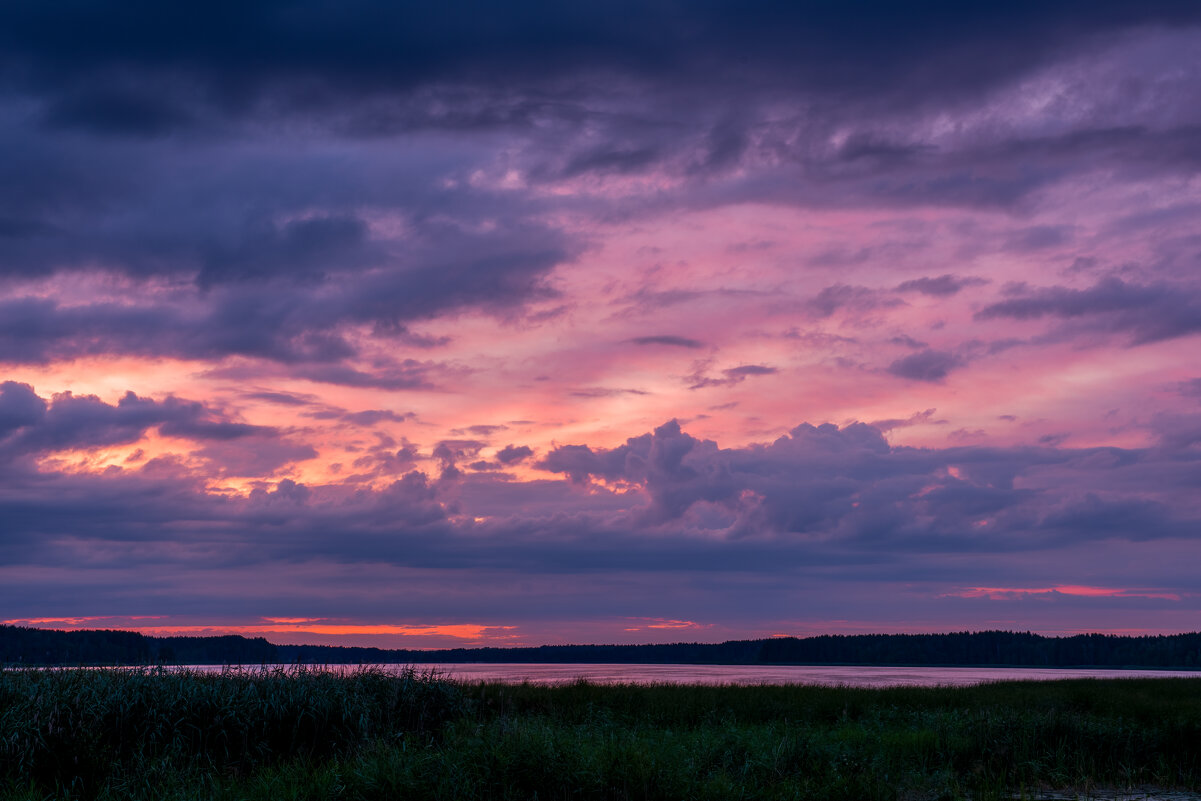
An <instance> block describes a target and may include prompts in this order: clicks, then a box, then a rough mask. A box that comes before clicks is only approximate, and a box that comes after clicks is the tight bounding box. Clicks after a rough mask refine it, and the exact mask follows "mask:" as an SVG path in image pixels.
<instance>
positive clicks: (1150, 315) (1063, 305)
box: [976, 278, 1201, 345]
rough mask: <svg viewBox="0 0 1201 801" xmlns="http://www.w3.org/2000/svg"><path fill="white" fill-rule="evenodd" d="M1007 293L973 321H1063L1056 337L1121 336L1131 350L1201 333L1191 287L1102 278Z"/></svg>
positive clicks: (1200, 309) (1200, 304)
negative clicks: (1082, 283)
mask: <svg viewBox="0 0 1201 801" xmlns="http://www.w3.org/2000/svg"><path fill="white" fill-rule="evenodd" d="M1007 294H1008V295H1009V297H1008V298H1006V299H1005V300H1002V301H998V302H997V303H993V304H990V305H988V306H985V307H984V308H983V309H981V310H980V311H979V312H977V313H976V319H979V320H992V319H997V318H1010V319H1014V320H1038V319H1042V318H1044V317H1050V318H1052V319H1057V320H1062V321H1066V322H1067V325H1066V327H1064V328H1063V329H1061V330H1060V332H1059V334H1060V335H1063V336H1070V335H1072V334H1073V333H1076V332H1079V333H1089V334H1096V333H1110V334H1122V335H1125V336H1127V337H1129V340H1130V343H1131V344H1132V345H1144V344H1148V343H1151V342H1159V341H1161V340H1165V339H1174V338H1176V337H1182V336H1187V335H1190V334H1196V333H1198V332H1201V297H1198V295H1197V292H1196V290H1195V289H1194V288H1193V287H1191V286H1179V285H1172V284H1167V283H1147V284H1138V283H1130V282H1126V281H1123V280H1122V279H1120V278H1105V279H1102V280H1101V281H1099V282H1097V283H1096V284H1094V285H1093V286H1091V287H1088V288H1086V289H1072V288H1069V287H1063V286H1051V287H1038V288H1036V287H1029V286H1026V285H1019V286H1016V287H1011V288H1010V289H1009V291H1008V293H1007Z"/></svg>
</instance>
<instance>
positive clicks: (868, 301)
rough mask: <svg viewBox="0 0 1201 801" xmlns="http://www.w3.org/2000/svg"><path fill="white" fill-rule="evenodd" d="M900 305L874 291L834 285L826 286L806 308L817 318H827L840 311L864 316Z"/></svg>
mask: <svg viewBox="0 0 1201 801" xmlns="http://www.w3.org/2000/svg"><path fill="white" fill-rule="evenodd" d="M902 303H903V301H901V300H899V299H897V298H890V297H888V296H887V295H886V294H885V293H883V292H881V291H879V290H876V289H871V288H869V287H865V286H848V285H846V284H836V285H834V286H828V287H826V288H825V289H823V290H822V291H821V292H818V293H817V294H816V295H814V296H813V297H812V298H811V299H810V300H809V302H808V307H809V309H810V310H811V311H812V312H813V314H815V315H816V316H818V317H829V316H831V315H833V314H834V313H836V312H840V311H845V312H848V313H851V314H865V313H867V312H871V311H875V310H876V309H881V308H889V307H894V306H899V305H901V304H902Z"/></svg>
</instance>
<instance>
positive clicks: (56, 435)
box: [0, 381, 280, 458]
mask: <svg viewBox="0 0 1201 801" xmlns="http://www.w3.org/2000/svg"><path fill="white" fill-rule="evenodd" d="M152 428H157V429H158V430H159V432H160V433H162V434H163V435H164V436H169V437H180V438H183V439H190V440H194V441H198V442H225V441H229V440H236V439H241V438H244V437H258V438H276V437H278V436H279V435H280V432H279V431H278V430H277V429H275V428H270V427H267V426H256V425H249V424H246V423H239V422H236V421H231V420H229V419H227V418H225V417H224V415H222V414H221V413H219V412H216V411H214V410H212V409H209V408H207V407H205V406H204V405H203V404H200V403H197V402H195V401H186V400H181V399H179V398H174V397H168V398H166V399H164V400H162V401H155V400H152V399H150V398H139V397H138V396H137V395H135V394H134V393H132V392H128V393H126V394H125V395H124V396H123V397H122V398H121V399H120V400H118V401H117V403H116V404H107V403H105V402H104V401H102V400H100V399H99V398H97V397H95V396H93V395H72V394H71V393H69V392H65V393H62V394H59V395H55V396H54V397H53V398H52V399H51V400H50V401H48V402H47V401H46V400H44V399H42V398H41V397H39V396H38V395H37V394H36V393H35V392H34V390H33V388H32V387H30V386H29V385H28V384H18V383H16V382H13V381H6V382H4V383H3V384H0V452H2V453H4V454H6V456H7V457H8V458H12V457H14V456H23V455H28V454H36V453H45V452H50V451H56V450H65V449H76V448H99V447H105V446H112V445H125V444H130V443H133V442H137V441H138V440H140V439H141V438H142V437H143V436H145V434H146V432H147V431H148V430H149V429H152Z"/></svg>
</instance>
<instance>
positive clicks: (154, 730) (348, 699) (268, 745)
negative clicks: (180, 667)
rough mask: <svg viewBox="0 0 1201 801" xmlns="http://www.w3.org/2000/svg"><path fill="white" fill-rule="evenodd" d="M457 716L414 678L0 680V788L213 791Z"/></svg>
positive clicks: (23, 676)
mask: <svg viewBox="0 0 1201 801" xmlns="http://www.w3.org/2000/svg"><path fill="white" fill-rule="evenodd" d="M460 707H461V694H460V693H459V691H458V689H457V688H456V687H455V686H453V685H451V684H449V683H446V682H442V681H438V680H437V679H436V678H435V677H433V676H430V675H428V674H419V673H417V672H416V671H415V670H411V669H410V670H408V671H405V672H403V673H401V674H400V675H391V674H388V673H384V672H382V671H378V670H370V669H368V670H362V671H354V672H348V673H345V674H341V675H340V674H335V673H330V672H324V671H318V670H305V669H297V668H290V669H284V668H273V669H259V670H237V671H227V672H223V673H203V672H195V671H187V670H184V671H164V670H160V669H132V670H103V669H100V670H95V669H93V670H89V669H81V670H9V671H0V772H2V773H0V780H7V781H9V782H10V785H22V786H27V787H36V788H40V789H41V790H43V791H45V792H52V793H58V794H62V795H68V796H72V797H80V798H91V797H95V796H98V795H101V794H103V793H106V792H112V791H114V790H119V789H121V788H122V787H123V786H125V785H128V784H130V783H134V784H139V785H140V784H144V783H145V782H146V780H147V778H148V777H154V776H164V775H166V776H169V775H180V774H187V775H188V776H195V777H200V779H201V780H202V781H204V782H209V783H211V782H212V780H213V779H214V778H215V777H218V776H221V775H236V774H245V773H247V772H249V771H252V770H254V769H256V768H258V767H261V766H263V765H266V764H269V763H272V762H277V761H280V760H288V759H293V760H294V759H305V760H309V761H313V760H320V759H322V758H328V757H329V756H331V755H333V754H338V753H345V752H346V751H347V750H348V749H351V748H354V747H357V746H359V745H361V744H363V743H367V742H378V741H385V742H386V741H390V740H393V741H394V740H396V739H398V738H401V737H403V736H404V735H406V734H410V735H419V736H430V735H436V734H437V733H438V732H439V731H440V730H441V729H442V728H443V727H444V726H445V725H446V723H447V722H448V721H449V720H451V719H453V718H456V717H458V716H460V715H461V714H462V710H461V708H460Z"/></svg>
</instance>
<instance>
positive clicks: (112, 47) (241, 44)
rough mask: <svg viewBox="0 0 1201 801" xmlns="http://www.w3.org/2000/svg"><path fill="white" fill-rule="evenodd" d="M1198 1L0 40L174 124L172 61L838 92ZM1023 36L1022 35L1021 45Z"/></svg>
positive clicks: (182, 26)
mask: <svg viewBox="0 0 1201 801" xmlns="http://www.w3.org/2000/svg"><path fill="white" fill-rule="evenodd" d="M1084 11H1087V13H1082V12H1084ZM1199 13H1201V12H1198V11H1197V9H1196V7H1195V5H1193V4H1190V3H1187V2H1172V1H1171V0H1167V1H1166V2H1155V3H1140V4H1138V5H1137V6H1132V5H1130V4H1128V3H1121V2H1102V3H1091V4H1087V5H1085V4H1083V3H1078V2H1051V3H1034V2H1023V3H1017V4H1012V3H1011V4H1008V5H1007V6H1006V7H1005V8H1004V9H1001V8H992V7H987V6H978V5H967V6H965V5H964V4H962V3H954V2H948V1H944V2H928V3H922V4H918V5H916V6H915V5H909V6H905V7H904V8H901V7H894V6H889V5H884V4H879V5H875V6H868V7H864V8H861V7H855V8H847V7H842V6H837V5H832V4H812V3H809V4H795V3H786V2H767V3H758V4H755V5H754V6H752V7H748V6H746V5H745V4H737V3H725V2H711V3H702V4H691V5H689V6H688V7H687V8H684V7H680V6H678V5H676V4H672V3H669V2H652V3H618V4H613V3H575V4H571V5H570V6H564V5H562V4H557V3H550V2H545V1H544V0H529V1H527V2H519V3H512V4H507V5H506V6H505V7H504V8H503V9H500V8H497V9H493V10H491V11H489V10H487V9H480V8H479V7H477V6H475V5H471V4H467V3H451V4H449V5H445V4H444V5H440V6H439V7H438V8H437V9H433V8H422V7H420V6H414V5H411V4H400V5H397V4H389V3H381V2H367V1H365V0H359V1H358V2H353V3H350V4H347V3H333V2H328V0H309V1H308V2H301V3H280V2H267V3H256V4H254V5H253V6H247V5H245V4H242V3H234V2H224V1H223V2H215V3H205V4H194V5H193V4H183V5H180V4H172V5H169V6H163V5H161V4H156V3H151V2H144V1H140V2H133V3H126V4H123V5H122V6H121V7H120V8H111V7H108V6H102V5H97V4H94V3H90V2H86V0H76V1H75V2H70V3H65V4H56V5H55V6H53V7H47V6H46V5H45V4H42V3H38V2H34V0H26V1H25V2H15V3H8V4H6V6H5V9H4V12H3V15H0V31H3V33H2V34H0V43H2V45H3V50H4V52H5V53H6V58H5V59H4V62H3V64H4V66H5V67H7V69H8V71H9V76H10V77H9V79H10V81H14V82H16V81H20V82H21V83H25V84H30V85H34V86H40V87H47V88H50V89H52V90H56V91H57V92H61V93H63V94H64V95H68V96H70V97H72V98H73V99H74V118H75V119H76V120H77V121H79V122H80V123H88V124H90V125H91V126H92V127H97V126H102V125H104V124H105V123H107V125H108V126H109V127H122V126H123V127H126V128H130V129H132V130H134V131H143V130H146V129H150V130H156V129H160V128H164V127H168V128H169V123H170V122H171V121H172V120H173V119H174V115H173V114H171V112H170V107H169V106H167V108H163V106H164V105H166V104H164V103H163V102H162V101H161V100H160V101H158V102H157V103H155V102H153V101H152V100H151V97H150V96H151V95H152V93H150V92H148V91H143V90H142V87H141V86H140V85H139V83H144V84H151V85H154V83H155V82H156V81H161V78H159V77H158V76H161V75H163V74H171V75H178V76H180V79H181V81H186V82H189V83H190V84H191V85H192V86H193V87H194V90H193V91H195V92H196V94H197V95H199V96H200V98H202V99H203V100H205V101H206V102H208V103H210V104H212V105H215V106H218V107H220V108H223V109H235V110H236V109H239V108H243V107H246V106H248V105H252V104H253V103H255V102H256V100H258V96H259V93H261V92H262V91H264V87H269V86H274V85H278V84H281V83H283V84H286V85H288V88H289V89H290V90H291V91H290V93H289V94H291V97H290V98H289V100H290V102H291V104H292V105H295V106H306V105H308V106H312V105H321V104H323V103H331V102H336V98H337V96H338V95H339V94H341V95H345V94H352V95H362V94H368V93H372V92H378V91H381V90H382V89H384V88H391V87H396V86H401V87H408V86H413V85H415V84H419V83H421V82H426V81H433V80H447V79H455V78H462V77H463V76H471V77H474V78H476V79H485V78H492V79H493V80H494V81H496V82H497V83H500V84H503V83H505V81H506V80H511V79H512V78H514V77H516V78H523V79H525V80H529V79H531V78H535V77H541V76H545V75H548V74H562V73H564V72H570V71H573V70H587V69H591V68H612V67H619V68H621V69H624V70H628V71H630V72H633V73H635V74H644V75H653V76H657V77H660V78H663V77H671V76H681V75H683V76H688V77H690V78H691V79H693V80H697V81H700V79H701V78H702V77H703V78H706V79H708V80H710V81H712V80H714V79H719V78H720V77H721V72H718V71H716V70H715V69H714V67H715V65H717V64H721V63H722V62H731V61H732V62H733V63H739V62H742V63H743V64H747V65H749V67H750V68H752V69H754V68H760V69H762V68H770V69H771V70H772V71H774V72H776V73H778V79H777V80H779V81H780V82H781V83H782V84H786V83H793V82H797V81H801V82H806V83H817V82H819V81H820V83H821V84H822V85H824V86H827V87H828V89H829V91H830V92H832V93H834V94H842V93H846V92H848V91H852V92H858V93H885V92H889V91H895V90H896V88H897V87H898V86H905V85H908V84H911V83H915V82H919V81H920V82H921V83H923V84H925V85H926V86H927V87H928V89H927V91H936V92H940V93H948V94H960V93H967V92H973V91H979V90H980V89H981V88H983V87H986V86H988V85H990V84H992V83H994V82H996V81H998V80H1001V79H1003V78H1005V77H1008V76H1010V75H1012V74H1013V73H1015V72H1020V71H1022V70H1023V69H1028V68H1030V67H1031V66H1034V65H1037V64H1039V63H1040V62H1042V61H1044V60H1045V59H1047V58H1048V57H1049V56H1050V55H1052V54H1054V53H1056V52H1058V51H1059V50H1061V49H1064V48H1069V47H1081V46H1083V45H1084V44H1086V43H1087V42H1088V41H1089V40H1090V38H1091V37H1093V36H1095V35H1097V34H1103V33H1105V32H1107V31H1112V30H1114V29H1120V28H1125V27H1134V26H1139V25H1152V24H1183V23H1187V22H1189V21H1191V20H1195V19H1196V18H1197V17H1198V14H1199ZM1015 40H1017V41H1021V42H1022V48H1021V51H1020V56H1019V54H1018V53H1017V52H1015V51H1014V49H1013V42H1014V41H1015ZM97 74H101V75H106V76H114V77H110V78H109V79H108V80H107V81H106V82H105V84H104V85H105V86H111V85H112V84H113V82H114V81H115V80H116V78H118V77H121V76H124V75H130V76H133V77H132V78H131V79H128V80H127V81H126V82H125V85H124V86H123V91H122V92H121V93H119V94H117V96H115V97H109V98H105V97H103V96H100V97H95V96H89V93H88V91H87V90H88V88H89V87H90V85H92V84H93V79H94V76H96V75H97ZM731 77H732V78H737V77H738V73H737V72H736V73H735V74H734V75H733V76H731ZM139 79H141V80H140V81H139ZM276 91H279V90H278V89H276ZM93 94H99V92H97V91H94V92H93ZM158 96H159V97H161V94H159V95H158ZM285 96H286V95H285ZM106 100H107V102H105V101H106ZM62 102H63V103H66V99H65V98H64V100H63V101H62ZM68 105H70V104H68ZM59 116H60V117H62V116H63V112H61V111H60V112H59ZM68 116H70V115H68ZM715 149H719V150H720V148H715Z"/></svg>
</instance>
